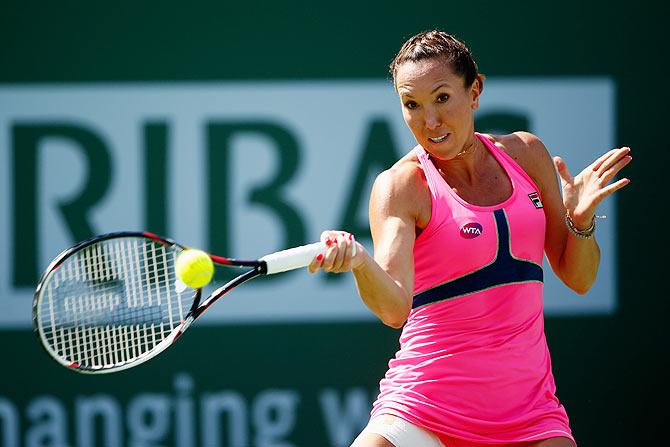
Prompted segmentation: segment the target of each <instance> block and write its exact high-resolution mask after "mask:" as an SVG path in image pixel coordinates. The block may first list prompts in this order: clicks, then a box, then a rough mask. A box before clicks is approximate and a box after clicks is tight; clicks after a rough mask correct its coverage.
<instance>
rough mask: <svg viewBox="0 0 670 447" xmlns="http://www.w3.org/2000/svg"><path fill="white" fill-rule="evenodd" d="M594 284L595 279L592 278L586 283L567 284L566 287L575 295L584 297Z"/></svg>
mask: <svg viewBox="0 0 670 447" xmlns="http://www.w3.org/2000/svg"><path fill="white" fill-rule="evenodd" d="M595 282H596V281H595V278H593V279H590V280H589V281H586V282H573V283H572V284H568V287H570V288H571V289H572V290H573V291H574V292H575V293H576V294H577V295H586V293H587V292H588V291H589V290H591V287H593V284H594V283H595Z"/></svg>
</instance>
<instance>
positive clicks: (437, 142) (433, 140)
mask: <svg viewBox="0 0 670 447" xmlns="http://www.w3.org/2000/svg"><path fill="white" fill-rule="evenodd" d="M449 135H451V134H446V135H442V136H441V137H435V138H430V137H429V138H428V139H429V140H430V141H431V142H433V143H435V144H439V143H442V142H443V141H444V140H446V139H447V138H449Z"/></svg>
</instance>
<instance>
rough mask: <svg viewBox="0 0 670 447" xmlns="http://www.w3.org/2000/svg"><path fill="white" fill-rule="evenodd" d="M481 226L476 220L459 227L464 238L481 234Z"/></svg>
mask: <svg viewBox="0 0 670 447" xmlns="http://www.w3.org/2000/svg"><path fill="white" fill-rule="evenodd" d="M482 231H483V228H482V226H481V224H479V223H477V222H469V223H466V224H465V225H463V226H462V227H461V236H463V237H464V238H465V239H474V238H476V237H477V236H479V235H480V234H482Z"/></svg>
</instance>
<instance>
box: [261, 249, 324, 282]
mask: <svg viewBox="0 0 670 447" xmlns="http://www.w3.org/2000/svg"><path fill="white" fill-rule="evenodd" d="M323 249H324V245H323V244H322V243H321V242H315V243H314V244H309V245H302V246H300V247H295V248H289V249H288V250H282V251H277V252H275V253H271V254H269V255H265V256H263V257H262V258H261V259H260V260H261V261H264V262H265V264H266V266H267V272H266V274H267V275H272V274H275V273H280V272H286V271H288V270H295V269H299V268H302V267H307V266H308V265H309V264H310V263H311V262H312V259H314V256H316V255H317V254H319V252H321V250H323Z"/></svg>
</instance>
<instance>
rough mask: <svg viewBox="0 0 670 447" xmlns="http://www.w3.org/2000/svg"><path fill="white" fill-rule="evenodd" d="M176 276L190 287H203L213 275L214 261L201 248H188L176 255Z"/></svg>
mask: <svg viewBox="0 0 670 447" xmlns="http://www.w3.org/2000/svg"><path fill="white" fill-rule="evenodd" d="M175 271H176V273H177V277H178V278H179V279H180V280H181V282H183V283H184V284H186V285H187V286H189V287H190V288H192V289H199V288H201V287H205V286H206V285H207V284H209V282H210V281H211V280H212V276H214V263H213V262H212V259H211V258H210V257H209V255H208V254H207V253H205V252H204V251H202V250H195V249H188V250H184V251H183V252H181V253H180V254H179V256H177V262H176V263H175Z"/></svg>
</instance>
